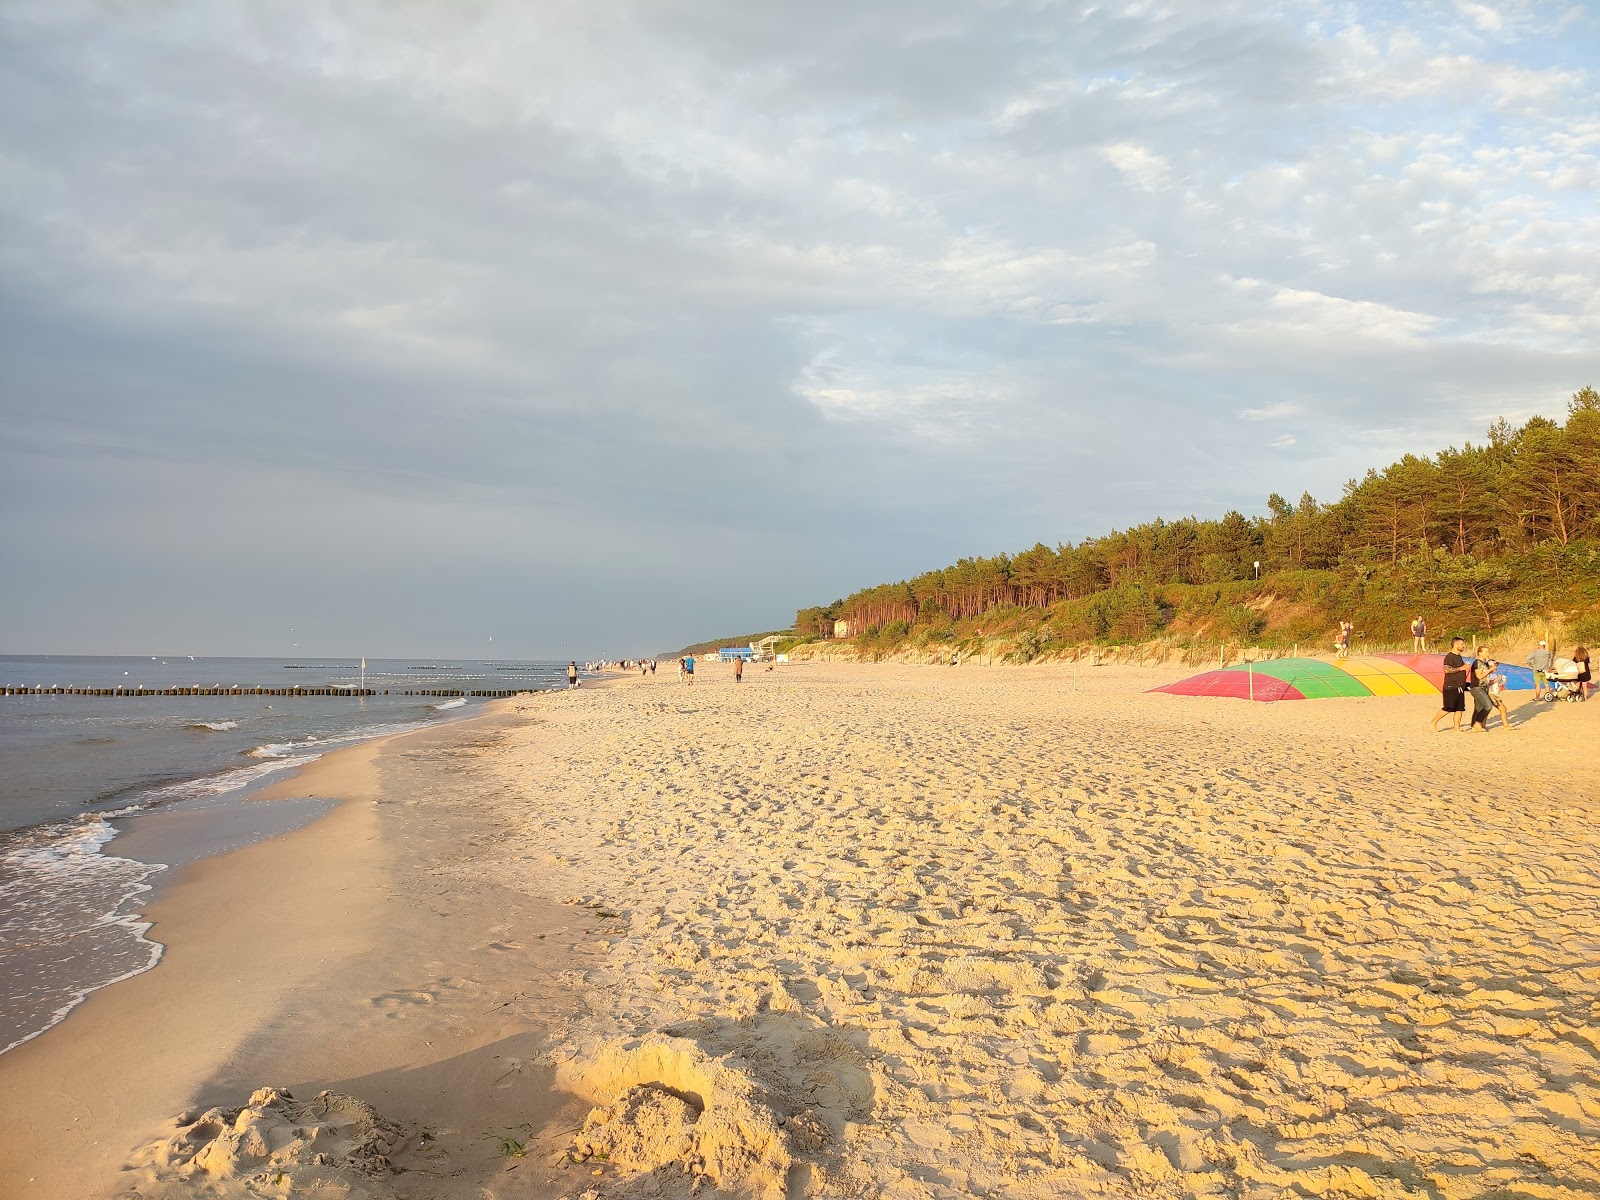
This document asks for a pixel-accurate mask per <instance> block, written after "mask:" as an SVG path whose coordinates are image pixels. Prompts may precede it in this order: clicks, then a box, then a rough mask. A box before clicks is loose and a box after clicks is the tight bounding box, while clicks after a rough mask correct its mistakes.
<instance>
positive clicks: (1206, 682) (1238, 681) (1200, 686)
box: [1150, 668, 1305, 700]
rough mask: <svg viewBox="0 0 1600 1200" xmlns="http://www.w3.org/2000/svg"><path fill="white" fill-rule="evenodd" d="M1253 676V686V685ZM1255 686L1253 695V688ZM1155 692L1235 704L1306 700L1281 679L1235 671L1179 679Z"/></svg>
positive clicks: (1291, 685) (1154, 690) (1211, 672)
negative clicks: (1224, 699)
mask: <svg viewBox="0 0 1600 1200" xmlns="http://www.w3.org/2000/svg"><path fill="white" fill-rule="evenodd" d="M1252 675H1253V676H1254V684H1253V685H1252V682H1251V680H1252ZM1252 686H1254V688H1255V690H1254V692H1252V691H1251V687H1252ZM1150 690H1151V691H1152V692H1171V693H1172V694H1173V695H1174V696H1227V697H1231V698H1232V699H1235V700H1249V699H1251V698H1252V696H1253V697H1254V698H1255V699H1257V700H1304V699H1305V695H1304V693H1302V692H1301V691H1300V689H1299V688H1297V687H1295V686H1294V685H1293V684H1292V683H1287V682H1285V681H1284V680H1282V679H1275V678H1273V677H1272V676H1271V675H1266V674H1263V673H1262V672H1260V671H1256V672H1253V673H1252V672H1250V671H1240V670H1238V669H1237V668H1235V669H1233V670H1221V671H1207V672H1206V673H1205V674H1204V675H1193V676H1191V677H1190V678H1188V679H1180V680H1178V682H1176V683H1169V684H1166V685H1165V686H1163V687H1158V688H1151V689H1150Z"/></svg>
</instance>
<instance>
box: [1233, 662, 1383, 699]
mask: <svg viewBox="0 0 1600 1200" xmlns="http://www.w3.org/2000/svg"><path fill="white" fill-rule="evenodd" d="M1225 669H1226V670H1229V671H1243V670H1247V669H1253V670H1254V671H1255V673H1256V674H1257V675H1268V676H1270V677H1272V678H1273V679H1281V680H1283V682H1285V683H1287V684H1289V685H1290V686H1292V687H1294V688H1297V689H1298V690H1299V692H1300V694H1301V695H1302V696H1304V697H1305V698H1306V699H1308V700H1321V699H1325V698H1326V697H1328V696H1370V695H1372V691H1371V689H1369V688H1368V687H1367V686H1366V685H1365V684H1364V683H1362V682H1361V681H1360V680H1359V679H1357V678H1356V677H1355V676H1354V675H1351V674H1350V673H1349V672H1348V671H1342V670H1340V669H1339V668H1338V667H1336V666H1334V665H1333V664H1332V663H1330V662H1321V661H1319V660H1317V659H1314V658H1282V659H1268V660H1267V661H1265V662H1258V663H1252V664H1250V665H1249V667H1248V668H1247V667H1246V666H1245V665H1244V664H1240V665H1239V666H1234V667H1227V668H1225Z"/></svg>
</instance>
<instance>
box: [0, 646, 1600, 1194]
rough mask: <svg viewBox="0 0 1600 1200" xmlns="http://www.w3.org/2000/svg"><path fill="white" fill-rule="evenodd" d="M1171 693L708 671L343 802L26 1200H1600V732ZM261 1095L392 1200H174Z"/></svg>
mask: <svg viewBox="0 0 1600 1200" xmlns="http://www.w3.org/2000/svg"><path fill="white" fill-rule="evenodd" d="M1179 673H1180V672H1178V671H1175V670H1160V669H1143V668H1137V667H1100V668H1096V667H1091V666H1089V665H1087V664H1082V665H1072V666H1066V665H1063V666H1051V667H1030V668H987V669H986V668H979V667H970V666H967V667H962V668H958V669H950V668H943V667H909V666H889V665H875V666H867V665H852V664H797V665H794V666H792V667H789V668H787V669H782V668H780V669H779V670H777V671H774V672H770V673H769V672H766V671H763V670H759V669H757V670H753V671H751V672H750V673H748V674H747V675H746V678H745V681H744V682H743V683H742V684H737V685H736V684H734V682H733V680H732V674H731V668H723V667H716V666H711V665H709V664H708V665H707V666H705V667H703V668H702V672H701V675H700V678H699V679H698V681H697V682H696V684H695V685H694V686H693V687H686V686H684V685H682V684H680V683H679V682H678V680H677V678H676V677H675V674H671V673H668V672H667V671H663V672H662V673H661V674H659V675H657V676H656V677H654V678H650V679H644V680H640V679H637V678H623V679H619V680H617V681H616V682H615V683H614V684H613V685H612V686H608V687H605V688H597V689H589V688H586V689H583V690H581V691H579V692H578V693H576V694H571V695H542V696H537V697H529V698H526V699H522V700H517V701H512V702H508V703H506V704H505V705H503V706H500V709H499V711H498V712H496V713H495V714H493V715H490V716H487V717H483V718H480V719H478V720H475V721H471V722H465V723H462V724H460V725H457V726H453V727H449V728H443V729H437V730H432V731H428V732H425V733H420V734H411V735H406V736H403V737H400V738H394V739H390V740H388V741H386V742H383V743H376V744H372V745H369V746H365V747H360V748H357V749H356V750H353V751H346V752H342V753H339V754H334V755H330V756H328V757H327V758H326V759H324V760H323V761H322V762H319V763H318V764H316V765H315V766H314V767H312V768H310V769H308V770H307V771H305V772H303V773H302V774H301V775H299V776H298V777H296V778H295V779H294V780H292V781H291V782H290V783H289V784H287V785H284V790H285V792H286V794H290V795H324V796H330V795H331V796H337V797H338V798H340V799H341V800H343V801H344V803H343V804H342V805H341V806H340V807H339V808H338V809H336V810H335V811H334V812H333V813H332V814H331V815H330V816H328V817H326V818H324V819H322V820H320V821H318V822H316V823H315V824H313V825H311V826H309V827H307V828H305V829H302V830H299V831H297V832H295V833H293V834H289V835H287V836H284V837H280V838H277V839H274V840H272V841H269V842H265V843H262V844H260V845H257V846H253V847H251V848H249V849H246V850H243V851H238V852H235V853H232V854H228V855H225V856H222V857H220V858H215V859H211V860H207V861H205V862H202V863H200V864H198V865H196V866H194V867H191V868H188V869H186V870H185V871H184V873H183V874H182V876H181V878H180V879H179V880H177V881H176V883H175V884H174V885H173V886H172V887H171V888H169V889H168V891H167V892H166V893H165V894H164V895H163V897H162V898H161V899H160V901H159V902H158V903H157V904H155V905H152V906H151V908H150V910H149V915H150V916H151V917H152V918H153V919H154V921H155V926H154V929H153V931H152V936H154V937H156V938H158V939H159V940H161V941H163V942H165V943H166V944H167V946H168V951H167V956H166V959H165V960H164V961H163V962H162V964H161V965H160V966H159V967H158V968H157V969H156V970H154V971H152V972H150V973H148V974H146V975H142V976H139V977H138V978H136V979H133V980H130V981H127V982H125V983H122V984H118V985H115V986H113V987H111V988H108V989H106V990H104V991H101V992H98V993H96V994H95V995H94V996H92V997H91V998H90V999H89V1000H88V1001H87V1002H86V1003H85V1004H84V1005H83V1006H82V1008H81V1009H80V1010H79V1011H77V1012H75V1013H73V1015H72V1016H71V1017H69V1019H68V1020H67V1021H65V1022H64V1023H63V1024H62V1025H61V1026H59V1027H57V1028H56V1029H53V1030H51V1031H50V1032H48V1033H47V1034H45V1035H44V1036H42V1037H40V1038H38V1039H36V1040H35V1041H33V1042H30V1043H27V1044H26V1045H24V1046H22V1047H21V1048H19V1049H18V1050H17V1051H14V1052H12V1053H11V1054H8V1055H5V1056H3V1057H0V1196H3V1197H6V1198H7V1200H10V1198H12V1197H17V1198H19V1200H20V1198H24V1197H25V1198H28V1200H33V1198H35V1197H48V1198H54V1197H67V1196H73V1197H77V1196H83V1197H91V1196H101V1195H115V1194H124V1195H135V1194H136V1195H141V1196H152V1197H153V1196H188V1195H216V1196H233V1195H238V1196H244V1195H269V1194H291V1193H292V1194H296V1195H302V1194H303V1195H330V1196H331V1195H349V1196H357V1195H366V1196H372V1197H375V1198H383V1197H416V1198H421V1197H439V1198H449V1200H455V1198H458V1197H462V1198H464V1197H469V1196H470V1197H496V1198H505V1200H511V1198H516V1197H528V1198H533V1197H541V1198H542V1197H579V1196H592V1197H648V1196H660V1197H673V1196H680V1195H681V1196H688V1195H690V1194H694V1193H696V1192H698V1193H699V1194H707V1192H708V1190H711V1189H721V1190H724V1191H727V1192H730V1193H735V1194H738V1193H746V1194H753V1195H760V1196H771V1197H784V1196H796V1197H797V1196H803V1195H840V1196H863V1197H865V1196H890V1197H905V1198H913V1197H917V1198H920V1197H955V1196H996V1197H1052V1196H1095V1197H1121V1196H1129V1197H1134V1196H1137V1197H1191V1196H1193V1197H1200V1196H1219V1197H1221V1196H1227V1197H1252V1198H1254V1197H1261V1198H1265V1197H1278V1196H1307V1195H1310V1196H1326V1197H1383V1198H1388V1197H1413V1196H1418V1197H1420V1196H1427V1197H1437V1198H1441V1200H1465V1198H1479V1197H1481V1198H1483V1200H1489V1198H1491V1197H1509V1196H1527V1197H1574V1198H1576V1197H1583V1196H1594V1195H1596V1194H1597V1193H1600V1149H1597V1146H1600V1007H1597V1004H1596V999H1595V997H1596V995H1597V991H1600V845H1597V841H1600V838H1597V835H1596V832H1595V830H1596V824H1597V822H1596V818H1597V816H1600V786H1597V782H1596V777H1595V773H1594V768H1593V764H1592V761H1591V759H1590V754H1591V753H1592V750H1591V748H1592V747H1593V746H1594V745H1595V736H1596V733H1597V731H1600V706H1596V705H1561V706H1552V705H1532V704H1527V705H1525V706H1524V707H1521V708H1518V709H1516V710H1515V711H1514V717H1515V719H1516V720H1517V723H1518V728H1517V729H1516V730H1515V731H1514V732H1510V733H1507V732H1504V731H1501V730H1498V729H1497V730H1495V731H1493V732H1491V733H1488V734H1478V733H1474V734H1466V735H1461V734H1454V733H1439V734H1430V733H1429V732H1428V728H1427V726H1428V719H1429V717H1430V716H1431V714H1432V711H1433V709H1434V707H1435V705H1436V702H1435V701H1430V700H1428V699H1427V698H1425V697H1396V698H1382V699H1379V698H1374V699H1370V700H1325V701H1302V702H1285V703H1280V704H1271V705H1269V704H1249V703H1245V702H1239V701H1228V700H1212V699H1194V698H1183V697H1174V696H1165V695H1149V694H1146V693H1145V691H1144V689H1145V688H1148V687H1150V686H1153V685H1155V684H1157V683H1163V682H1167V681H1169V680H1170V679H1172V678H1174V677H1175V676H1176V675H1177V674H1179ZM1517 699H1518V700H1521V699H1523V698H1522V697H1518V698H1517ZM269 1085H270V1086H272V1087H278V1088H287V1089H288V1090H289V1091H290V1092H292V1093H293V1095H294V1096H295V1097H296V1098H297V1099H296V1103H297V1104H299V1105H301V1106H302V1107H300V1108H294V1107H292V1106H290V1105H289V1104H288V1102H287V1101H281V1100H278V1099H275V1098H274V1097H273V1096H271V1095H263V1096H262V1097H261V1098H260V1102H259V1104H257V1105H256V1107H255V1108H254V1109H247V1110H246V1114H245V1115H241V1116H240V1117H238V1118H237V1121H238V1122H239V1125H240V1128H243V1127H244V1125H246V1124H249V1123H250V1122H252V1121H254V1122H255V1123H256V1124H255V1126H252V1128H255V1127H259V1128H260V1129H263V1130H269V1132H270V1129H279V1128H281V1129H283V1130H285V1131H287V1132H285V1133H284V1139H289V1135H290V1133H293V1134H294V1136H295V1137H297V1138H298V1137H301V1135H302V1134H304V1138H302V1140H306V1139H310V1138H311V1134H310V1133H306V1130H307V1129H308V1128H309V1127H310V1126H311V1125H312V1124H314V1123H315V1119H314V1118H315V1116H316V1114H311V1115H308V1111H309V1110H305V1109H304V1105H305V1103H306V1102H307V1101H309V1100H310V1099H311V1098H312V1097H313V1096H314V1095H315V1094H316V1093H318V1092H319V1091H321V1090H323V1089H328V1090H330V1091H332V1092H334V1093H337V1094H339V1095H340V1096H348V1097H352V1098H354V1100H355V1101H359V1102H361V1103H362V1104H364V1105H369V1106H371V1110H373V1112H374V1113H375V1114H380V1115H381V1117H382V1118H383V1121H382V1122H376V1121H374V1120H370V1119H368V1117H367V1116H363V1117H362V1119H361V1121H356V1120H355V1119H354V1118H352V1119H351V1120H350V1121H348V1122H346V1125H345V1126H341V1130H344V1129H345V1128H346V1127H348V1128H349V1129H355V1128H356V1127H357V1126H358V1125H360V1126H361V1128H363V1129H369V1131H370V1132H371V1136H370V1137H369V1138H368V1140H367V1143H365V1144H366V1145H367V1146H368V1150H367V1151H363V1153H366V1154H367V1157H366V1158H365V1159H360V1160H359V1161H358V1160H357V1158H352V1159H351V1160H350V1163H348V1164H346V1163H344V1162H343V1161H342V1160H340V1159H339V1157H338V1156H337V1155H334V1156H331V1157H330V1156H327V1155H324V1157H329V1158H330V1161H329V1162H327V1163H322V1164H311V1165H310V1166H307V1167H306V1172H308V1173H301V1172H300V1160H295V1162H294V1163H290V1160H289V1159H288V1158H283V1159H282V1161H283V1162H284V1163H286V1164H289V1167H292V1169H289V1167H286V1169H285V1170H284V1171H282V1172H280V1173H279V1175H278V1176H276V1177H274V1178H273V1179H272V1180H269V1181H268V1182H269V1183H271V1185H272V1186H274V1187H277V1189H278V1190H277V1191H270V1190H261V1189H263V1188H265V1187H266V1186H267V1184H263V1183H261V1181H260V1179H259V1178H258V1179H257V1180H256V1182H255V1183H250V1182H249V1177H250V1175H251V1172H252V1171H254V1170H256V1169H257V1168H258V1167H260V1166H261V1165H262V1163H264V1162H266V1161H268V1160H269V1159H270V1157H271V1155H272V1154H279V1155H280V1156H281V1155H286V1154H288V1153H289V1149H288V1148H286V1147H287V1142H286V1141H285V1140H284V1139H280V1140H279V1142H277V1143H275V1142H274V1141H273V1136H266V1137H265V1142H264V1144H263V1146H262V1147H258V1149H263V1150H264V1154H263V1155H261V1156H257V1157H256V1158H251V1157H250V1153H247V1152H246V1150H247V1149H248V1148H245V1149H240V1150H239V1152H238V1153H237V1154H234V1155H233V1156H232V1157H231V1158H228V1159H227V1162H226V1163H225V1164H224V1163H223V1162H222V1157H221V1156H214V1157H213V1159H212V1160H211V1161H212V1163H213V1165H214V1166H215V1165H225V1166H227V1167H228V1171H211V1172H209V1173H208V1172H205V1171H195V1170H193V1169H192V1165H191V1168H190V1169H189V1178H188V1179H187V1180H185V1179H183V1178H182V1177H181V1176H182V1174H183V1166H184V1160H183V1155H182V1154H178V1153H176V1152H175V1150H174V1147H175V1146H176V1145H177V1144H178V1143H179V1142H180V1141H181V1140H182V1138H181V1136H180V1135H181V1134H182V1132H183V1130H184V1129H189V1130H195V1129H204V1130H206V1131H207V1132H205V1137H206V1138H212V1139H214V1140H217V1141H218V1144H220V1142H221V1139H220V1138H215V1131H214V1130H213V1129H212V1126H211V1125H207V1124H206V1122H205V1121H204V1120H201V1119H199V1118H200V1114H201V1112H202V1110H204V1109H207V1108H211V1107H213V1106H215V1107H218V1108H221V1109H224V1110H227V1111H229V1112H231V1111H232V1110H233V1109H238V1108H240V1107H241V1106H244V1105H246V1102H247V1101H248V1100H249V1099H250V1097H251V1094H252V1092H254V1091H255V1090H256V1089H258V1088H262V1087H267V1086H269ZM325 1108H326V1106H325ZM341 1111H342V1110H341ZM180 1114H182V1115H183V1116H184V1117H185V1118H187V1119H186V1120H185V1121H184V1122H183V1123H182V1126H181V1128H180V1126H179V1125H175V1124H173V1123H172V1122H173V1119H174V1118H176V1117H178V1116H179V1115H180ZM285 1114H287V1115H285ZM323 1115H324V1116H326V1113H324V1114H323ZM230 1119H232V1118H230ZM327 1119H328V1120H329V1121H331V1120H332V1118H327ZM273 1121H277V1122H278V1124H277V1125H272V1124H271V1123H272V1122H273ZM363 1121H364V1122H365V1124H362V1122H363ZM212 1124H213V1125H214V1124H215V1121H214V1120H213V1122H212ZM269 1126H270V1129H269ZM314 1132H315V1130H312V1133H314ZM199 1136H200V1135H199V1134H193V1135H191V1138H190V1140H191V1143H193V1141H194V1139H195V1138H198V1137H199ZM274 1136H275V1135H274ZM330 1136H331V1135H330ZM341 1136H343V1134H342V1133H341ZM351 1136H352V1137H353V1136H354V1135H353V1134H352V1135H351ZM162 1139H167V1140H166V1141H163V1140H162ZM289 1140H292V1139H289ZM185 1144H189V1143H185ZM295 1144H296V1145H298V1142H296V1143H295ZM307 1144H308V1145H309V1141H308V1142H307ZM340 1144H341V1145H344V1143H340ZM241 1145H242V1143H241ZM302 1157H304V1156H302ZM274 1161H276V1160H274ZM306 1161H307V1162H309V1159H307V1160H306ZM130 1163H132V1164H134V1165H133V1169H128V1170H125V1169H124V1168H125V1167H127V1166H128V1165H129V1164H130ZM347 1166H348V1168H349V1169H346V1167H347ZM312 1167H315V1168H316V1170H312ZM358 1168H359V1169H358ZM229 1171H231V1172H232V1174H231V1175H230V1174H229V1173H228V1172H229ZM318 1171H320V1174H318V1173H317V1172H318ZM302 1179H304V1180H305V1181H307V1182H305V1183H304V1185H303V1186H302V1184H301V1182H300V1181H301V1180H302ZM291 1185H292V1186H291ZM250 1187H255V1188H257V1189H258V1190H256V1191H250V1190H247V1189H248V1188H250ZM286 1188H289V1189H290V1190H289V1191H285V1189H286ZM207 1189H209V1190H207Z"/></svg>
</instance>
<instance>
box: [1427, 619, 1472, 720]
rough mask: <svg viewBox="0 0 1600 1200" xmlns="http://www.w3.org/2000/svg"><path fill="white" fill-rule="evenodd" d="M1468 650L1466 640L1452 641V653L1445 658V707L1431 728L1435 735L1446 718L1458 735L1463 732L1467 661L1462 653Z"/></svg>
mask: <svg viewBox="0 0 1600 1200" xmlns="http://www.w3.org/2000/svg"><path fill="white" fill-rule="evenodd" d="M1466 648H1467V639H1466V638H1459V637H1457V638H1451V639H1450V652H1449V653H1448V654H1446V655H1445V656H1444V686H1443V687H1442V688H1441V689H1440V691H1441V692H1442V693H1443V695H1442V702H1443V707H1441V708H1440V709H1439V712H1438V713H1437V714H1436V715H1435V716H1434V718H1433V724H1432V726H1430V728H1431V729H1432V730H1433V731H1434V732H1435V733H1437V732H1438V731H1439V722H1440V721H1441V720H1442V719H1443V718H1445V717H1449V718H1451V720H1452V722H1453V724H1454V727H1455V731H1456V732H1457V733H1461V732H1463V730H1462V728H1461V714H1462V713H1464V712H1466V711H1467V660H1466V658H1465V657H1463V656H1462V653H1461V652H1462V651H1463V650H1465V649H1466Z"/></svg>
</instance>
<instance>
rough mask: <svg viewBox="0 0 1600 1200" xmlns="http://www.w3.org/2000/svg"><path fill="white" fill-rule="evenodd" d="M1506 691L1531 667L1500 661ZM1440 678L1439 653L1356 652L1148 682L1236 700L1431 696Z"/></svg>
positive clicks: (1176, 691) (1527, 679)
mask: <svg viewBox="0 0 1600 1200" xmlns="http://www.w3.org/2000/svg"><path fill="white" fill-rule="evenodd" d="M1500 672H1501V674H1503V675H1504V676H1505V677H1506V686H1507V688H1509V689H1510V690H1511V691H1517V692H1526V691H1531V690H1533V672H1532V671H1530V670H1529V669H1528V668H1527V667H1513V666H1508V665H1506V664H1504V663H1502V664H1501V666H1500ZM1443 684H1444V655H1442V654H1362V655H1357V656H1356V657H1354V658H1346V659H1343V660H1340V661H1335V662H1326V661H1324V660H1323V659H1320V658H1273V659H1267V660H1265V661H1263V662H1258V663H1239V664H1238V665H1237V666H1232V667H1223V668H1222V669H1221V670H1220V671H1207V672H1205V673H1204V674H1203V675H1194V676H1191V677H1190V678H1188V679H1180V680H1179V681H1178V682H1177V683H1169V684H1165V685H1164V686H1162V687H1158V688H1151V689H1150V690H1151V691H1152V692H1168V693H1170V694H1172V695H1174V696H1233V697H1235V698H1237V699H1240V700H1252V699H1253V700H1319V699H1322V698H1323V697H1325V696H1432V695H1437V694H1438V693H1439V691H1440V689H1441V687H1442V686H1443Z"/></svg>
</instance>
